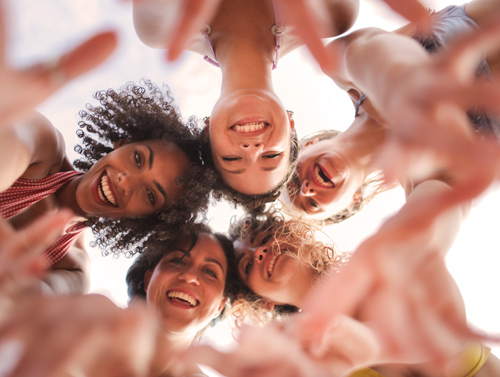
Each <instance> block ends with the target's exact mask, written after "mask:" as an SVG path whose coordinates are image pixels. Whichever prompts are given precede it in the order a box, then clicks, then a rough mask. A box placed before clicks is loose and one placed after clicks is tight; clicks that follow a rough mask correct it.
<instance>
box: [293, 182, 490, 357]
mask: <svg viewBox="0 0 500 377" xmlns="http://www.w3.org/2000/svg"><path fill="white" fill-rule="evenodd" d="M483 183H484V182H476V181H474V180H471V181H469V182H467V184H465V183H464V184H463V185H461V186H460V187H459V188H456V189H454V190H442V191H441V192H437V193H436V194H430V195H426V196H423V197H421V199H422V200H420V201H418V202H413V206H412V210H411V211H406V212H405V207H403V209H402V210H401V212H400V213H399V214H396V215H395V216H394V217H393V218H391V219H389V220H388V221H387V222H386V223H385V224H384V225H383V226H382V227H381V229H380V230H379V231H378V232H377V233H376V234H375V235H373V236H372V237H370V238H369V239H368V240H366V241H365V242H364V243H363V244H362V245H361V246H360V247H359V248H358V249H357V250H356V251H355V253H354V255H353V257H352V259H351V260H350V261H349V263H348V265H347V266H346V268H345V269H344V270H343V271H342V272H341V273H339V274H335V275H332V276H329V277H327V278H326V279H325V280H324V282H323V283H322V284H321V285H320V286H319V287H318V288H317V289H316V290H315V291H314V292H312V294H311V295H310V297H309V298H308V299H307V302H306V305H304V308H303V311H304V313H305V314H304V315H303V316H302V318H301V319H300V321H297V323H296V326H295V328H292V333H293V334H294V336H295V337H299V338H300V339H302V341H303V342H304V343H305V344H310V345H311V347H313V346H314V344H317V343H321V342H322V339H323V337H324V333H325V331H326V329H328V327H329V326H330V324H331V321H332V319H333V320H334V319H335V318H339V316H340V318H341V317H342V316H348V317H351V318H354V319H357V320H359V321H361V322H363V323H367V324H369V326H370V328H371V329H372V330H373V331H374V334H376V339H378V342H379V343H378V344H379V349H378V351H377V352H378V353H375V358H374V360H372V362H375V361H376V363H391V362H397V363H414V362H424V361H427V360H433V361H434V362H436V363H438V365H441V366H442V365H444V362H445V361H447V360H448V358H449V357H450V356H451V355H453V354H454V353H455V352H457V351H459V350H460V349H461V348H462V347H463V345H465V344H466V343H467V342H468V341H470V340H473V339H477V338H478V336H477V335H476V334H474V333H473V332H472V331H471V330H469V328H468V327H467V324H466V317H465V311H464V304H463V301H462V298H461V295H460V292H459V290H458V288H457V286H456V284H455V282H454V280H453V278H452V277H451V275H450V274H449V272H448V270H447V269H446V266H445V262H444V255H443V250H440V249H439V247H438V246H436V245H437V244H436V243H434V240H435V239H436V237H438V238H439V237H440V236H441V235H440V232H443V231H445V230H443V229H442V227H441V226H438V227H437V228H438V229H436V227H434V228H432V227H433V226H434V225H435V224H434V222H435V221H436V219H437V218H438V217H439V216H442V215H443V214H444V215H446V214H449V213H450V212H447V211H448V210H450V209H453V208H456V206H459V205H460V204H461V203H463V202H466V201H468V200H470V199H471V198H472V197H475V196H476V195H478V194H479V193H480V192H481V190H482V189H483V188H484V184H483ZM403 213H404V214H405V215H404V216H403V215H401V214H403ZM445 251H446V250H445Z"/></svg>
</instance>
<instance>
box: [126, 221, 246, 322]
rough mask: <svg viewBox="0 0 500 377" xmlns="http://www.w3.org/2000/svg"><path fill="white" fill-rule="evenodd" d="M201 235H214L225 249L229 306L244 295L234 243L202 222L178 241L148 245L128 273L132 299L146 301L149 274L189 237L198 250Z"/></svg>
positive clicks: (194, 225)
mask: <svg viewBox="0 0 500 377" xmlns="http://www.w3.org/2000/svg"><path fill="white" fill-rule="evenodd" d="M201 233H206V234H210V235H213V236H214V237H215V238H217V240H218V241H219V243H220V245H221V246H222V249H223V250H224V255H225V256H226V259H227V274H226V281H225V284H224V293H223V296H224V297H226V298H227V299H228V301H229V302H228V303H226V306H228V305H229V304H230V302H232V301H234V300H235V298H236V297H237V296H238V295H239V294H240V291H241V290H242V289H243V286H242V283H241V281H240V280H239V278H238V274H237V272H236V257H235V254H234V248H233V243H232V242H231V241H230V240H229V239H228V238H227V237H226V236H224V235H223V234H220V233H214V232H213V231H212V230H211V229H210V228H209V227H208V226H207V225H205V224H201V223H195V224H193V225H191V226H190V229H185V230H184V232H183V233H179V234H178V235H177V237H176V238H175V239H174V238H171V239H169V240H165V241H161V240H158V239H150V240H148V242H147V243H146V245H145V251H143V252H142V253H141V255H139V256H138V257H137V259H136V260H135V261H134V263H133V264H132V266H131V267H130V269H129V270H128V272H127V277H126V281H127V286H128V296H129V298H130V300H133V299H136V298H142V299H146V291H145V289H144V275H145V273H146V271H147V270H154V268H155V267H156V265H157V264H158V263H159V262H160V260H161V259H162V258H163V257H164V256H165V255H167V254H168V253H170V252H172V251H173V250H176V246H177V245H178V244H179V242H180V241H182V240H185V239H186V238H191V239H192V241H193V242H192V244H191V248H192V247H194V246H195V244H196V241H197V239H198V237H199V235H200V234H201ZM191 248H190V249H189V250H186V254H188V253H189V252H190V251H191ZM186 254H185V255H186ZM224 311H225V308H224V310H223V312H221V314H220V316H219V318H220V317H221V316H222V315H223V314H224Z"/></svg>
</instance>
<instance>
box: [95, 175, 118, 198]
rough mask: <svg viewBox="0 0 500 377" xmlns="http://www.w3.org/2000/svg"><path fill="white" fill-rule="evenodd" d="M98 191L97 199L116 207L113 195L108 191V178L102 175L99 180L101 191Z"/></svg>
mask: <svg viewBox="0 0 500 377" xmlns="http://www.w3.org/2000/svg"><path fill="white" fill-rule="evenodd" d="M98 191H99V198H100V199H101V200H103V201H105V202H109V203H111V204H113V205H116V199H115V197H114V196H113V193H112V192H111V190H110V189H109V183H108V176H107V175H106V174H104V175H103V176H102V178H101V190H98Z"/></svg>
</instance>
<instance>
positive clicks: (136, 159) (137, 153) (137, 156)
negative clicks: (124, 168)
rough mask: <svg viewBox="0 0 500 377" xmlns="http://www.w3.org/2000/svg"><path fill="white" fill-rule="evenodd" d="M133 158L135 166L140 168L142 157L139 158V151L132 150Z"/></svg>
mask: <svg viewBox="0 0 500 377" xmlns="http://www.w3.org/2000/svg"><path fill="white" fill-rule="evenodd" d="M134 159H135V163H136V164H137V167H138V168H139V169H140V168H141V166H142V158H141V155H140V154H139V152H137V151H135V152H134Z"/></svg>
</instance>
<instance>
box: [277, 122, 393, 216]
mask: <svg viewBox="0 0 500 377" xmlns="http://www.w3.org/2000/svg"><path fill="white" fill-rule="evenodd" d="M341 133H342V131H337V130H324V131H318V132H315V133H313V134H311V135H307V136H305V137H303V138H302V139H301V140H300V141H299V155H300V151H301V150H302V149H303V148H304V147H305V146H306V144H307V143H308V142H310V141H313V140H314V139H316V138H318V139H319V141H322V140H328V139H331V138H333V137H335V136H338V135H339V134H341ZM397 185H398V184H397V183H389V184H388V183H386V182H385V181H384V179H383V174H382V171H381V170H380V171H376V172H374V173H372V174H370V175H369V176H368V177H367V178H366V180H365V181H364V182H363V184H362V185H361V186H359V187H358V189H357V190H356V193H357V194H358V196H359V198H361V199H360V200H359V201H353V202H351V204H350V205H349V207H347V208H344V209H343V210H341V211H339V212H337V213H335V214H334V215H332V216H329V217H327V218H325V219H322V220H313V221H315V222H316V223H318V225H332V224H338V223H340V222H342V221H344V220H347V219H348V218H349V217H351V216H354V215H355V214H356V213H358V212H359V211H361V210H362V209H363V208H364V207H365V206H366V205H367V204H368V203H369V202H370V201H371V200H372V199H373V198H374V197H375V196H377V195H378V194H380V193H382V192H384V191H387V190H390V189H392V188H394V187H396V186H397ZM286 190H287V193H288V195H289V196H292V195H295V194H296V193H297V192H298V191H299V190H300V180H299V177H298V175H297V174H295V175H294V176H293V178H292V179H291V180H290V181H289V183H288V184H287V186H286ZM291 207H292V206H291V205H289V204H288V203H283V210H284V211H285V212H287V213H289V214H290V215H297V213H296V211H295V210H294V209H292V208H291Z"/></svg>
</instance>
